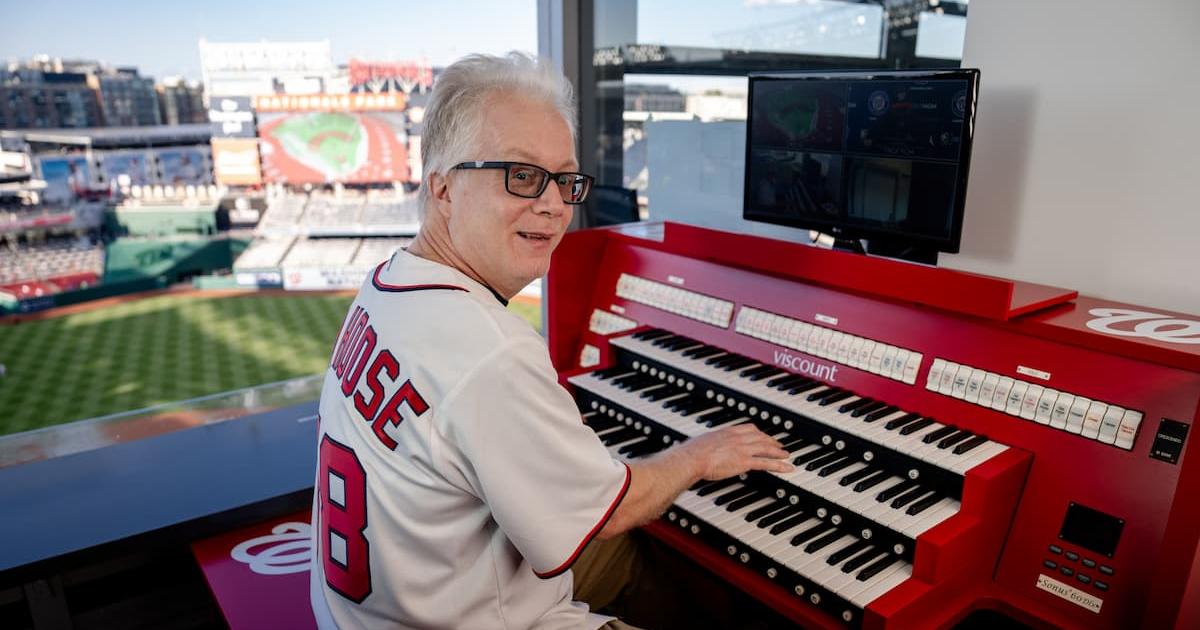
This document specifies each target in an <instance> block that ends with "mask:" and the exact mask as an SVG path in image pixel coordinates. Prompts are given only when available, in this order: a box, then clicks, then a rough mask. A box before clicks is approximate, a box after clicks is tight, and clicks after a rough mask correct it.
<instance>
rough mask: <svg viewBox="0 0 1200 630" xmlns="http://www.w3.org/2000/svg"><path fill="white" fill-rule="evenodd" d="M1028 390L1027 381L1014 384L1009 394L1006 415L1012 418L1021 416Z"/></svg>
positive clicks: (1005, 409)
mask: <svg viewBox="0 0 1200 630" xmlns="http://www.w3.org/2000/svg"><path fill="white" fill-rule="evenodd" d="M1027 389H1029V383H1026V382H1025V381H1017V382H1015V383H1013V386H1012V389H1011V390H1009V392H1008V402H1007V404H1006V405H1005V408H1004V413H1007V414H1008V415H1010V416H1019V415H1021V402H1022V401H1024V400H1025V390H1027Z"/></svg>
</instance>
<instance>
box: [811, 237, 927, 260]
mask: <svg viewBox="0 0 1200 630" xmlns="http://www.w3.org/2000/svg"><path fill="white" fill-rule="evenodd" d="M864 242H865V244H866V246H865V247H864ZM833 249H836V250H838V251H843V252H850V253H852V254H869V255H871V256H880V257H884V258H895V259H898V260H907V261H908V262H915V263H920V264H922V265H932V266H934V267H936V266H937V261H938V252H937V250H936V249H931V248H928V247H920V246H917V245H913V244H911V243H905V242H902V241H889V240H881V239H870V240H867V241H863V240H862V239H857V238H835V239H834V240H833Z"/></svg>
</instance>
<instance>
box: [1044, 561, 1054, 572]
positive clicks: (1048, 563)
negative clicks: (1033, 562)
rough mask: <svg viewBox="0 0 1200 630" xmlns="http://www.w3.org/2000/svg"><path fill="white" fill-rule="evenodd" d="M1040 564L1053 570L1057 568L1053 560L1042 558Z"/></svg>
mask: <svg viewBox="0 0 1200 630" xmlns="http://www.w3.org/2000/svg"><path fill="white" fill-rule="evenodd" d="M1042 566H1044V567H1046V568H1047V569H1050V570H1052V571H1053V570H1054V569H1057V568H1058V563H1057V562H1055V561H1053V560H1042Z"/></svg>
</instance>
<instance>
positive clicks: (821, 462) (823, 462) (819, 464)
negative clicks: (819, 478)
mask: <svg viewBox="0 0 1200 630" xmlns="http://www.w3.org/2000/svg"><path fill="white" fill-rule="evenodd" d="M843 457H844V455H843V454H842V452H841V451H838V450H834V451H833V452H831V453H829V454H827V455H825V456H824V457H818V458H816V459H814V460H812V461H810V462H808V463H807V464H805V465H804V470H808V471H813V470H816V469H818V468H824V467H825V466H828V465H829V464H832V463H834V462H836V461H838V460H840V459H842V458H843Z"/></svg>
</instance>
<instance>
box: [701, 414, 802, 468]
mask: <svg viewBox="0 0 1200 630" xmlns="http://www.w3.org/2000/svg"><path fill="white" fill-rule="evenodd" d="M678 448H679V449H680V450H681V451H683V454H685V455H686V456H687V457H688V458H689V459H691V460H692V461H693V462H694V463H695V464H696V469H695V470H696V473H697V475H698V476H699V478H700V479H708V480H711V481H716V480H718V479H725V478H727V477H733V476H734V475H740V474H742V473H744V472H746V471H748V470H771V471H775V472H779V473H786V472H791V471H792V470H793V466H792V465H791V463H789V462H788V461H787V459H788V456H789V453H788V452H787V451H785V450H783V445H782V444H780V443H779V442H778V441H777V440H776V439H775V438H772V437H771V436H769V435H767V434H766V433H763V432H762V431H759V430H758V428H756V427H755V426H754V425H752V424H749V423H747V424H739V425H737V426H735V427H726V428H724V429H720V430H718V431H713V432H711V433H705V434H703V435H699V436H696V437H694V438H692V439H690V440H688V441H687V442H685V443H683V444H681V445H680V446H679V447H678Z"/></svg>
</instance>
